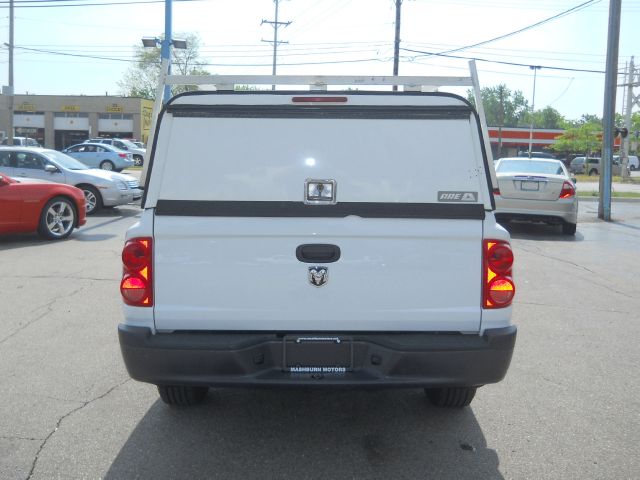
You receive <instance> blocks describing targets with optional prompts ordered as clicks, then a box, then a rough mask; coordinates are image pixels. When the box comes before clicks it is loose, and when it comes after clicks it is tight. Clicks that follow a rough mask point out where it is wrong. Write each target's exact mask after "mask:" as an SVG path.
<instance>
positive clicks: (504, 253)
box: [482, 240, 516, 308]
mask: <svg viewBox="0 0 640 480" xmlns="http://www.w3.org/2000/svg"><path fill="white" fill-rule="evenodd" d="M483 263H484V267H483V269H482V270H483V295H482V308H504V307H508V306H509V305H511V302H512V300H513V296H514V295H515V293H516V287H515V285H514V283H513V279H512V278H511V269H512V267H513V251H512V250H511V246H510V245H509V242H505V241H504V240H485V241H484V245H483Z"/></svg>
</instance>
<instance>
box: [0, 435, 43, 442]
mask: <svg viewBox="0 0 640 480" xmlns="http://www.w3.org/2000/svg"><path fill="white" fill-rule="evenodd" d="M0 440H27V441H29V442H37V441H42V440H44V438H30V437H17V436H13V435H9V436H7V435H0Z"/></svg>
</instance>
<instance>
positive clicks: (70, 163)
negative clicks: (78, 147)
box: [42, 150, 89, 170]
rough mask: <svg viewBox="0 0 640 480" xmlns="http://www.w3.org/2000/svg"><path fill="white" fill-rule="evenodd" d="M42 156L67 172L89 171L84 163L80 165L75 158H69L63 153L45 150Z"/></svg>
mask: <svg viewBox="0 0 640 480" xmlns="http://www.w3.org/2000/svg"><path fill="white" fill-rule="evenodd" d="M42 154H43V155H44V156H45V157H47V158H48V159H49V160H53V161H54V162H56V163H57V164H58V165H60V166H61V167H63V168H67V169H69V170H89V167H87V166H86V165H85V164H84V163H80V162H79V161H78V160H76V159H75V158H71V157H70V156H69V155H65V154H64V153H61V152H56V151H55V150H45V151H44V152H42Z"/></svg>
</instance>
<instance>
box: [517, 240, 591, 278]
mask: <svg viewBox="0 0 640 480" xmlns="http://www.w3.org/2000/svg"><path fill="white" fill-rule="evenodd" d="M518 250H524V251H525V252H527V253H530V254H532V255H538V256H540V257H545V258H548V259H549V260H553V261H554V262H561V263H566V264H567V265H571V266H573V267H577V268H580V269H582V270H584V271H586V272H589V273H592V274H594V275H596V274H597V272H595V271H594V270H591V269H590V268H587V267H585V266H584V265H580V264H579V263H575V262H572V261H571V260H567V259H566V258H560V257H554V256H553V255H548V254H545V253H543V252H542V251H541V250H528V249H526V248H522V247H521V246H520V247H518Z"/></svg>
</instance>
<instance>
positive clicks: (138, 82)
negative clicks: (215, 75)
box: [118, 33, 211, 100]
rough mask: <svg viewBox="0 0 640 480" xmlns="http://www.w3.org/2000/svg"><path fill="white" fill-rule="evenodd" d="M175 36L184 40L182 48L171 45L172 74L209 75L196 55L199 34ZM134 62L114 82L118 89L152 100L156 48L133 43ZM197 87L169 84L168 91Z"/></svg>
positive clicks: (157, 58) (157, 66) (156, 69)
mask: <svg viewBox="0 0 640 480" xmlns="http://www.w3.org/2000/svg"><path fill="white" fill-rule="evenodd" d="M176 37H177V38H184V39H185V40H186V41H187V48H186V49H178V48H171V69H172V73H175V74H178V75H211V74H210V73H209V72H208V71H207V70H206V69H205V68H204V65H205V62H204V61H203V60H202V59H201V58H200V53H199V52H200V37H199V36H198V35H197V34H193V33H189V34H177V35H176ZM134 48H135V57H136V62H135V64H133V65H132V66H131V67H129V70H127V71H126V72H125V74H124V77H123V78H122V80H120V81H119V82H118V86H119V87H120V92H121V93H122V94H123V95H126V96H130V97H141V98H147V99H149V100H154V99H155V96H156V89H157V88H158V77H159V76H160V47H159V46H158V47H153V48H146V47H143V46H136V47H134ZM192 90H198V86H197V85H173V86H172V87H171V93H172V94H173V95H176V94H178V93H181V92H188V91H192Z"/></svg>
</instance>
